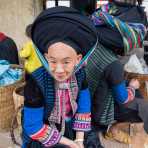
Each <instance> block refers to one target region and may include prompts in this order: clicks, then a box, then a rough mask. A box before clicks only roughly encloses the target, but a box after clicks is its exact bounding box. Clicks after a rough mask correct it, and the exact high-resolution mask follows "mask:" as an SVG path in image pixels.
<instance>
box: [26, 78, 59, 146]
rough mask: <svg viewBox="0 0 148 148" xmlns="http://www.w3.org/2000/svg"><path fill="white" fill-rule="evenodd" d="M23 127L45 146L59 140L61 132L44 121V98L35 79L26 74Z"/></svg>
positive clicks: (31, 136)
mask: <svg viewBox="0 0 148 148" xmlns="http://www.w3.org/2000/svg"><path fill="white" fill-rule="evenodd" d="M24 96H25V101H24V116H23V129H24V131H25V133H26V134H27V135H28V136H29V137H30V138H32V139H33V140H36V141H39V142H41V143H42V144H43V145H44V146H45V147H49V146H52V145H55V144H57V143H58V142H59V140H60V138H61V134H60V133H59V132H58V130H57V129H55V128H51V127H50V126H49V125H47V124H45V123H44V99H43V95H42V92H41V90H40V89H39V87H38V85H37V83H36V82H35V80H34V79H33V78H32V77H31V76H28V78H27V82H26V86H25V88H24Z"/></svg>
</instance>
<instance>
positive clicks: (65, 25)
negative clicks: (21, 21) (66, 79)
mask: <svg viewBox="0 0 148 148" xmlns="http://www.w3.org/2000/svg"><path fill="white" fill-rule="evenodd" d="M31 29H32V30H31V38H32V40H33V42H34V44H35V45H36V46H37V47H38V49H39V50H40V52H41V53H45V52H46V53H47V50H48V47H49V46H50V45H52V44H54V43H56V42H63V43H65V44H67V45H69V46H71V47H72V48H74V50H75V51H76V52H77V53H79V54H80V53H81V54H82V55H83V56H85V55H86V54H87V53H88V51H89V50H90V49H91V48H92V47H93V46H94V45H95V43H96V41H97V35H96V28H95V26H94V25H93V23H92V22H91V21H90V20H89V19H88V18H87V17H86V16H83V15H82V14H81V13H80V12H79V11H77V10H76V9H73V8H68V7H62V6H61V7H54V8H50V9H47V10H45V11H43V12H41V14H40V15H39V16H38V17H37V19H36V20H35V21H34V23H33V24H32V28H31ZM61 50H62V49H61Z"/></svg>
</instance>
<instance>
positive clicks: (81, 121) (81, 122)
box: [73, 113, 91, 131]
mask: <svg viewBox="0 0 148 148" xmlns="http://www.w3.org/2000/svg"><path fill="white" fill-rule="evenodd" d="M73 129H74V130H77V131H89V130H91V114H90V113H86V114H81V113H77V114H76V115H75V120H74V122H73Z"/></svg>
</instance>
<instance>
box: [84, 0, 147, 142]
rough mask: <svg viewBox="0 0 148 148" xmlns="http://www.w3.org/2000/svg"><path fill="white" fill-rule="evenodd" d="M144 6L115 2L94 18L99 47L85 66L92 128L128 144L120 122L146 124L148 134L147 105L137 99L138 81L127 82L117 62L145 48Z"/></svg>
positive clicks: (132, 1) (130, 1)
mask: <svg viewBox="0 0 148 148" xmlns="http://www.w3.org/2000/svg"><path fill="white" fill-rule="evenodd" d="M137 2H138V4H137ZM141 4H142V1H140V0H137V1H136V0H112V1H109V3H108V4H107V5H103V6H102V7H101V8H100V9H98V10H96V11H95V12H94V13H93V14H92V16H91V18H92V21H93V23H94V24H95V26H96V29H97V35H98V46H97V48H96V49H95V51H94V52H93V54H92V55H91V56H90V58H89V61H88V63H87V66H86V75H87V80H88V84H89V88H90V92H91V95H92V98H93V99H92V124H93V129H94V132H96V131H97V130H100V129H102V128H105V137H106V138H108V139H114V140H117V141H119V142H123V143H127V144H129V143H131V137H130V136H129V135H128V134H126V133H125V132H123V131H121V130H120V129H117V128H116V127H117V126H116V125H117V124H118V123H119V122H139V121H143V122H144V129H145V131H146V132H147V133H148V102H147V101H145V100H144V99H141V97H140V96H137V93H136V92H137V89H138V88H139V81H138V80H136V79H132V80H131V81H130V82H129V83H128V84H127V83H126V81H125V79H124V69H123V65H122V64H121V63H120V61H119V59H118V55H120V56H124V55H126V54H127V53H128V52H129V51H131V50H132V49H133V48H139V47H142V46H143V40H144V36H145V28H146V27H145V26H146V24H147V20H146V16H145V12H144V9H143V8H142V7H141V6H140V5H141ZM91 132H93V130H92V131H91ZM91 132H90V137H91ZM90 139H91V138H90ZM88 140H89V138H88ZM147 142H148V141H147ZM88 143H91V140H90V141H88Z"/></svg>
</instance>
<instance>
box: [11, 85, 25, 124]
mask: <svg viewBox="0 0 148 148" xmlns="http://www.w3.org/2000/svg"><path fill="white" fill-rule="evenodd" d="M24 85H25V83H21V85H19V86H17V87H16V88H15V89H14V91H13V100H14V107H15V111H16V112H17V111H18V109H19V108H21V107H22V106H23V105H24V96H23V89H24ZM16 118H17V123H18V126H20V125H21V110H19V111H18V113H17V117H16Z"/></svg>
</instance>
